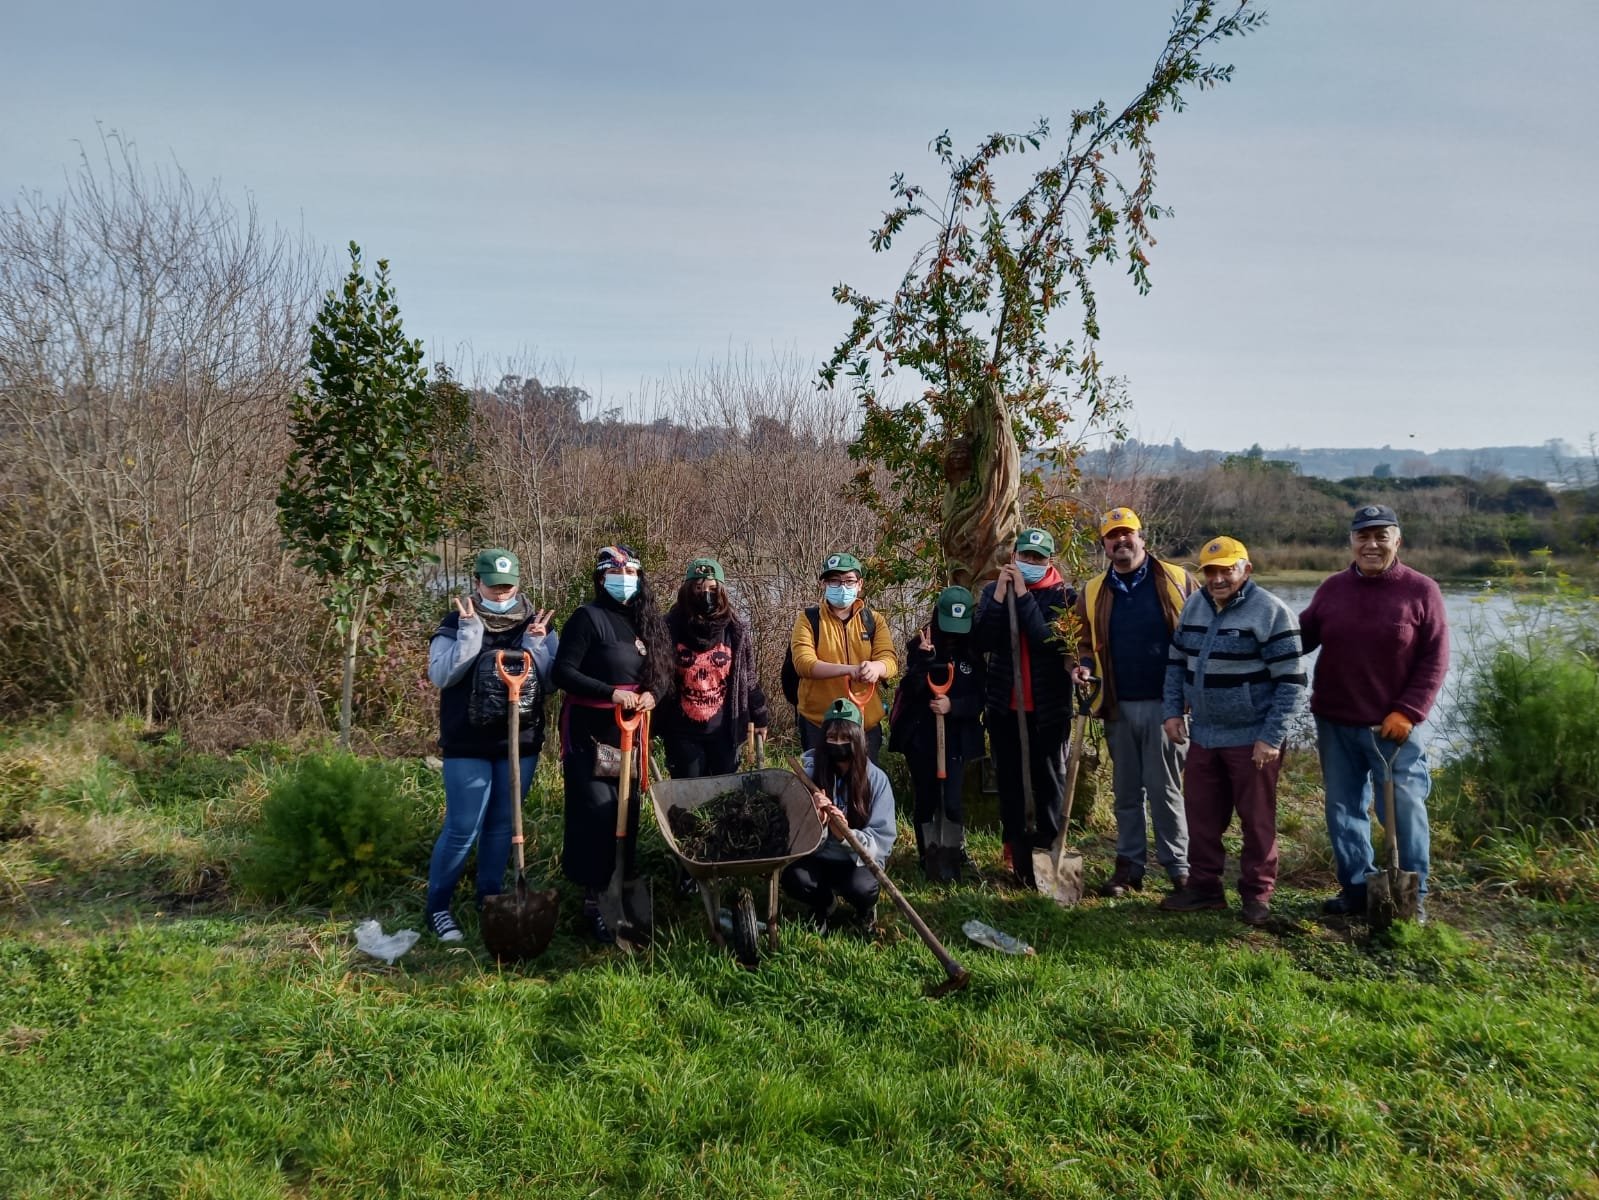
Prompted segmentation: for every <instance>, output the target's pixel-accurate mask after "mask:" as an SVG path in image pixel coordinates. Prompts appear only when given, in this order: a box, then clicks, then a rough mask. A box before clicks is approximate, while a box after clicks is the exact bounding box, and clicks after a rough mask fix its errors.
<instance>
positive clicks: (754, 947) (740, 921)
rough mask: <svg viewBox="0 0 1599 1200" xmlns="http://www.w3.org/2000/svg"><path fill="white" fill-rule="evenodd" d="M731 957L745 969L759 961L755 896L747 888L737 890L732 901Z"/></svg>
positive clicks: (759, 947) (759, 946)
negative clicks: (736, 895)
mask: <svg viewBox="0 0 1599 1200" xmlns="http://www.w3.org/2000/svg"><path fill="white" fill-rule="evenodd" d="M733 955H734V957H735V958H737V959H738V961H739V963H740V964H742V965H743V966H746V967H751V968H753V967H755V966H757V965H759V963H760V961H761V943H760V935H759V927H758V926H757V925H756V922H755V895H754V893H752V892H751V891H750V890H749V888H739V889H738V897H737V899H735V900H734V901H733Z"/></svg>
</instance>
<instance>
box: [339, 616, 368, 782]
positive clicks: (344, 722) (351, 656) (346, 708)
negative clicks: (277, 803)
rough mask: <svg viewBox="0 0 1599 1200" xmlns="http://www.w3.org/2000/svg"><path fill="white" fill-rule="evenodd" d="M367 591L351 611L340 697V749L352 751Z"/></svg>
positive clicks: (346, 635) (345, 638) (345, 643)
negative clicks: (358, 654) (352, 718)
mask: <svg viewBox="0 0 1599 1200" xmlns="http://www.w3.org/2000/svg"><path fill="white" fill-rule="evenodd" d="M366 599H367V589H366V588H362V589H361V590H360V591H359V592H357V593H356V594H355V602H354V604H353V605H352V606H351V611H350V627H349V629H348V630H347V631H346V632H345V635H344V688H343V690H342V692H341V693H340V697H339V749H340V750H343V751H345V752H346V753H348V752H349V749H350V710H351V709H352V708H353V707H354V705H355V650H356V646H357V645H358V644H359V642H360V638H361V624H362V622H363V621H365V619H366Z"/></svg>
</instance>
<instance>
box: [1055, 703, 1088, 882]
mask: <svg viewBox="0 0 1599 1200" xmlns="http://www.w3.org/2000/svg"><path fill="white" fill-rule="evenodd" d="M1099 689H1100V680H1099V677H1098V676H1097V675H1092V676H1090V677H1089V680H1088V686H1087V687H1086V688H1085V687H1074V688H1073V689H1072V693H1073V698H1074V700H1075V702H1076V705H1077V714H1076V716H1075V717H1073V718H1072V732H1071V738H1070V740H1069V741H1068V743H1067V747H1066V806H1065V811H1063V812H1062V813H1061V818H1060V832H1059V833H1058V834H1056V835H1055V844H1054V845H1053V846H1051V847H1050V848H1049V857H1050V859H1051V860H1052V861H1053V863H1054V871H1055V901H1056V903H1058V904H1062V905H1067V904H1076V903H1077V902H1078V901H1079V900H1081V899H1082V898H1083V856H1082V855H1081V854H1079V853H1078V852H1077V851H1075V850H1064V849H1063V847H1064V846H1065V844H1066V830H1067V828H1068V827H1069V826H1070V825H1071V823H1072V801H1073V800H1075V799H1076V798H1077V769H1078V767H1080V766H1081V765H1082V761H1083V741H1084V740H1085V739H1086V738H1087V737H1088V717H1089V714H1090V713H1091V712H1092V711H1093V708H1094V701H1095V700H1097V699H1098V698H1099Z"/></svg>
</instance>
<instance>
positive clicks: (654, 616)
mask: <svg viewBox="0 0 1599 1200" xmlns="http://www.w3.org/2000/svg"><path fill="white" fill-rule="evenodd" d="M672 674H673V655H672V641H671V638H670V636H669V635H668V633H667V630H666V622H665V620H664V619H663V618H662V616H661V613H660V610H659V609H658V608H657V607H656V603H655V594H654V592H653V591H652V590H651V588H650V583H649V579H648V578H647V577H646V575H645V574H644V568H643V566H642V564H641V563H640V562H639V560H638V556H637V555H636V554H634V553H633V551H632V550H631V549H629V548H628V547H626V546H604V547H602V548H601V549H600V551H599V553H598V554H597V555H596V556H595V563H594V599H593V600H591V601H589V603H587V604H584V605H582V606H581V607H579V608H578V609H577V610H576V611H575V612H573V613H572V615H571V616H570V617H568V618H567V621H566V625H565V627H564V628H562V630H561V644H560V650H559V652H558V653H557V654H556V657H555V667H554V669H553V671H552V672H551V675H552V678H553V680H554V683H555V685H556V686H557V687H559V688H561V689H562V690H563V691H564V692H565V693H566V698H565V700H564V701H563V703H562V705H561V777H562V780H563V782H564V784H565V791H566V830H565V837H564V840H563V846H564V849H563V852H562V868H563V870H564V871H565V873H566V877H567V878H568V879H570V880H571V881H572V882H573V883H575V884H577V885H578V886H580V887H582V888H583V889H584V892H583V917H584V920H585V921H586V923H587V925H588V931H589V933H590V935H591V936H592V937H593V938H594V940H595V941H597V942H604V943H609V942H614V941H615V940H616V933H615V931H614V930H612V929H611V928H610V926H609V925H608V924H607V922H606V920H605V917H604V915H603V914H602V913H601V911H600V903H599V895H600V891H601V890H602V889H603V888H604V887H605V885H606V884H607V883H609V882H610V879H611V874H612V871H613V869H614V868H615V866H616V805H617V794H616V790H617V779H616V778H615V777H614V776H606V775H600V774H598V773H597V772H596V769H595V761H596V758H597V756H598V747H599V746H601V745H606V746H619V745H620V743H621V731H620V730H619V729H618V727H617V724H616V710H617V709H621V710H623V711H624V712H628V713H631V712H636V711H640V710H642V711H644V712H648V711H650V710H651V709H653V708H654V707H655V706H656V705H657V704H658V703H660V702H661V701H662V700H664V699H666V698H667V697H668V696H669V695H670V694H671V691H672ZM639 753H640V757H641V759H642V758H647V757H648V755H649V746H648V745H647V744H646V745H643V746H641V747H640V751H639ZM638 817H639V806H638V804H636V803H635V804H633V805H632V806H631V811H630V812H629V814H628V822H627V837H626V839H625V845H624V858H623V878H624V880H631V879H633V878H636V876H637V873H638V864H637V858H636V852H637V845H638Z"/></svg>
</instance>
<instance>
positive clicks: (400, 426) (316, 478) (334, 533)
mask: <svg viewBox="0 0 1599 1200" xmlns="http://www.w3.org/2000/svg"><path fill="white" fill-rule="evenodd" d="M289 411H290V432H291V434H292V436H293V438H294V450H293V451H292V452H291V453H290V455H289V461H288V465H287V467H286V468H285V470H284V478H283V483H282V486H281V487H280V488H279V490H278V524H279V526H280V527H281V529H282V530H283V536H284V540H285V542H286V543H287V545H288V546H289V548H290V550H291V552H292V553H293V555H294V561H295V563H296V565H298V566H300V567H302V568H304V569H305V570H308V571H310V572H311V573H312V574H314V575H316V576H318V577H319V578H320V579H321V580H322V582H323V584H324V585H325V586H326V587H327V589H328V594H327V596H326V598H325V602H326V604H327V606H328V608H329V610H330V611H331V612H332V613H333V617H334V621H335V625H336V628H337V629H338V631H339V635H340V638H341V640H342V643H343V651H344V686H343V689H342V692H341V699H340V703H339V744H340V745H341V746H343V747H346V748H348V746H349V744H350V708H351V699H352V696H353V694H354V688H355V660H356V651H357V648H358V647H359V645H360V639H361V634H362V631H363V629H364V627H365V626H366V623H367V619H368V617H369V616H370V615H371V611H372V608H373V605H374V604H375V603H381V602H382V600H383V599H384V597H385V596H386V595H387V594H388V592H389V590H390V589H391V588H392V587H393V585H394V584H395V583H397V582H398V581H399V580H401V579H402V578H403V577H404V576H405V575H406V574H407V573H408V572H410V571H411V570H413V569H414V568H415V567H416V565H417V564H418V563H419V562H422V561H426V560H429V559H431V558H432V557H433V555H432V553H431V550H430V547H431V546H432V545H433V543H434V542H435V541H436V540H437V539H438V537H439V535H440V532H441V530H442V527H443V508H442V505H441V503H440V494H439V482H438V478H437V475H438V467H437V465H436V464H435V462H434V459H433V447H432V435H433V433H434V431H435V430H436V429H437V427H438V424H439V420H440V416H439V411H438V408H437V406H436V404H435V398H434V397H433V396H431V395H430V394H429V391H428V386H427V368H426V367H424V366H423V365H422V344H421V342H418V341H408V340H406V337H405V333H404V331H403V329H402V328H401V325H400V309H399V305H398V304H397V303H396V302H395V299H394V290H393V288H392V286H391V285H390V283H389V264H388V261H387V260H386V259H379V260H378V269H377V276H376V278H375V279H374V280H371V281H369V280H368V279H367V277H366V275H365V273H364V271H363V270H362V265H361V248H360V247H359V246H357V245H356V244H355V243H354V242H351V243H350V273H349V274H348V275H347V276H345V280H344V286H343V288H342V290H330V291H329V292H328V294H327V298H326V300H325V302H324V303H323V305H322V311H321V313H320V314H318V316H317V319H316V323H315V324H314V325H313V326H312V327H311V357H310V363H309V366H308V368H307V372H306V378H305V382H304V383H303V384H302V385H301V387H300V389H299V391H297V392H296V393H295V396H294V400H293V401H292V403H291V405H290V410H289Z"/></svg>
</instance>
